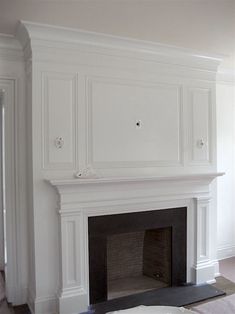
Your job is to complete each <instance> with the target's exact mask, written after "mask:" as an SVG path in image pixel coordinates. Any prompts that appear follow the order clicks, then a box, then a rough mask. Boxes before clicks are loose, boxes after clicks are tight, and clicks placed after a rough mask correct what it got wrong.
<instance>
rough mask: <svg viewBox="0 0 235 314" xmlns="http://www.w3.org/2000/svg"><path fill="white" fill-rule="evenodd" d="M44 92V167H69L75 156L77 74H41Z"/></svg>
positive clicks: (73, 162) (72, 164) (71, 166)
mask: <svg viewBox="0 0 235 314" xmlns="http://www.w3.org/2000/svg"><path fill="white" fill-rule="evenodd" d="M43 94H44V103H43V104H44V106H43V124H44V129H43V139H44V169H72V168H74V166H75V159H76V153H75V152H76V141H75V128H76V76H75V75H70V74H66V73H56V72H54V73H43ZM58 144H59V145H58Z"/></svg>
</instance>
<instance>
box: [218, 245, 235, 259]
mask: <svg viewBox="0 0 235 314" xmlns="http://www.w3.org/2000/svg"><path fill="white" fill-rule="evenodd" d="M233 256H235V245H226V246H223V247H220V248H218V250H217V257H218V260H222V259H226V258H230V257H233Z"/></svg>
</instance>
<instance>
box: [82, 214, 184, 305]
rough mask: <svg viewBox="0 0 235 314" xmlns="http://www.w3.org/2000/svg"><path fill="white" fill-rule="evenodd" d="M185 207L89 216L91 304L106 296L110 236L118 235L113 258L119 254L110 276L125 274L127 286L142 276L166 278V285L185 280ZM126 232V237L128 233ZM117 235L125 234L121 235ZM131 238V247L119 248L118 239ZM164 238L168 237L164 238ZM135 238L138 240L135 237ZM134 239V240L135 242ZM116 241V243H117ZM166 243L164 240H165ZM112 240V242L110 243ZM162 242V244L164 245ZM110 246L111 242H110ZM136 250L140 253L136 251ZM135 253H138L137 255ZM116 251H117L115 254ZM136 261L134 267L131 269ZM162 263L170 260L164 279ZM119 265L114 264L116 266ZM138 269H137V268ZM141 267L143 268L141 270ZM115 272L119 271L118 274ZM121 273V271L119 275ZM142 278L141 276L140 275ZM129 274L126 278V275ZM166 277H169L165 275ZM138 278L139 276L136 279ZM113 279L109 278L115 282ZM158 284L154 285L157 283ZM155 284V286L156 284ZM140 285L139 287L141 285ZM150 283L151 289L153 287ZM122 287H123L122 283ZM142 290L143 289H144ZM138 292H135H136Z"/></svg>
mask: <svg viewBox="0 0 235 314" xmlns="http://www.w3.org/2000/svg"><path fill="white" fill-rule="evenodd" d="M186 212H187V209H186V208H171V209H165V210H157V211H147V212H138V213H127V214H118V215H105V216H98V217H89V218H88V234H89V287H90V289H89V290H90V292H89V294H90V303H91V304H94V303H98V302H104V301H106V300H107V299H108V290H109V289H108V288H109V287H108V286H109V285H108V283H109V280H108V277H109V276H108V273H109V271H108V266H109V265H108V263H107V261H108V260H107V255H109V254H108V250H107V248H108V242H109V241H108V239H109V238H110V236H111V237H112V236H115V235H119V237H118V239H117V244H116V245H117V246H118V247H117V248H116V252H115V251H114V250H113V247H111V248H110V250H111V249H112V251H114V253H113V252H112V253H113V254H114V258H115V259H117V255H118V254H120V251H123V252H121V253H122V255H124V256H119V261H118V263H119V264H120V268H118V269H116V272H114V271H113V274H112V278H111V279H113V278H114V279H116V278H118V279H119V280H118V281H117V280H116V281H117V283H118V284H119V285H120V280H121V279H122V278H123V277H124V280H125V282H126V281H127V282H126V285H128V281H131V280H133V278H134V279H135V285H138V280H139V286H140V287H141V284H143V283H142V282H143V278H154V280H155V281H157V279H159V280H161V279H162V280H165V281H166V283H167V284H168V285H170V286H171V285H173V286H177V285H182V284H185V283H186V232H187V229H186V222H187V215H186ZM143 231H144V239H143V240H142V237H143V236H142V232H143ZM134 232H137V233H134ZM128 233H129V236H128ZM120 234H122V235H126V236H125V237H122V238H121V237H120ZM131 235H132V239H131V245H132V247H131V246H128V245H127V248H128V251H127V252H125V250H120V248H121V246H122V244H121V242H120V240H121V239H122V241H125V244H128V237H129V238H130V237H131ZM166 235H168V237H167V238H169V240H167V241H164V239H165V238H166ZM136 238H137V239H136ZM136 240H137V241H136ZM118 242H119V243H118ZM135 242H137V244H139V246H141V244H142V242H145V243H144V245H143V248H142V249H141V248H140V249H138V248H136V245H135ZM164 242H165V243H164ZM114 243H115V242H114V241H113V242H112V244H114ZM164 244H165V245H164ZM110 245H111V244H110ZM131 250H132V251H134V253H135V254H132V256H131V257H129V258H127V257H126V255H127V254H130V251H131ZM138 251H139V252H138ZM164 251H167V252H169V253H170V254H169V253H168V254H167V255H170V256H168V258H163V253H164ZM136 252H137V256H136ZM115 253H116V254H115ZM139 255H140V256H141V255H143V257H142V259H143V261H142V263H141V261H139ZM135 259H136V260H137V264H140V265H137V266H138V267H137V269H134V270H133V266H134V265H135V262H136V261H135ZM164 262H165V263H169V270H168V271H167V273H166V274H165V278H163V273H164V272H165V271H164V270H163V267H164V266H165V265H164ZM159 264H160V267H159ZM117 267H118V266H117V265H115V268H117ZM122 268H124V269H125V268H127V269H128V268H129V269H130V270H129V271H126V273H127V274H125V273H124V271H123V270H122ZM138 268H140V270H139V269H138ZM141 268H142V271H141ZM117 272H118V274H117ZM120 272H122V273H121V274H120ZM141 273H142V274H143V275H145V277H143V276H141V275H142V274H141ZM126 276H128V277H129V278H126ZM166 277H168V279H167V278H166ZM139 278H140V279H139ZM114 281H115V280H112V282H114ZM156 286H157V285H156ZM156 286H155V287H156ZM140 287H139V288H140ZM155 287H154V286H153V288H152V289H154V288H155ZM124 288H125V286H124ZM143 291H145V290H144V289H143ZM137 292H138V291H137Z"/></svg>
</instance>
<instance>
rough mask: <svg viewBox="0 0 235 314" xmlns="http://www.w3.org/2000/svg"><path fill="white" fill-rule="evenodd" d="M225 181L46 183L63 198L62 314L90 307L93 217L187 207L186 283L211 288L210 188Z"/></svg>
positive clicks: (195, 177)
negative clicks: (90, 246)
mask: <svg viewBox="0 0 235 314" xmlns="http://www.w3.org/2000/svg"><path fill="white" fill-rule="evenodd" d="M222 175H224V173H222V172H214V173H203V174H188V175H177V176H165V177H131V178H130V177H126V178H118V177H116V178H97V179H67V180H64V179H61V180H47V181H48V182H49V183H50V184H51V185H53V186H54V187H55V188H56V189H57V191H58V194H59V203H58V212H59V216H60V239H61V242H60V245H61V274H62V275H61V277H62V278H61V283H60V291H59V293H58V295H59V300H58V304H59V313H60V314H72V313H74V312H75V311H78V312H82V311H85V310H87V307H88V305H89V263H88V260H89V256H88V219H89V217H92V216H99V215H112V214H123V213H132V212H143V211H150V210H160V209H165V210H167V209H169V208H177V207H186V208H187V243H188V247H187V282H195V283H197V284H200V283H203V282H213V281H214V275H215V265H216V261H215V260H214V257H213V256H212V255H211V237H213V233H211V224H212V222H211V221H212V220H211V215H213V212H212V209H211V205H210V203H211V202H210V201H211V193H210V183H211V182H212V181H213V179H215V178H216V177H218V176H222ZM78 304H79V308H78Z"/></svg>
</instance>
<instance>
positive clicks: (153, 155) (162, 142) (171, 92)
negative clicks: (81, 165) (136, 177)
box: [88, 78, 182, 168]
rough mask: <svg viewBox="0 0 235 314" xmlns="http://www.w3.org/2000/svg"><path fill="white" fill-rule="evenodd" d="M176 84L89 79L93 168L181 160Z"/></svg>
mask: <svg viewBox="0 0 235 314" xmlns="http://www.w3.org/2000/svg"><path fill="white" fill-rule="evenodd" d="M181 112H182V104H181V97H180V86H177V85H170V84H155V85H153V84H150V83H147V82H135V81H127V80H125V79H124V78H123V79H122V80H120V79H119V80H114V79H106V80H102V79H91V80H90V81H89V124H88V132H89V138H88V140H89V141H90V143H89V163H90V164H91V165H93V167H94V168H96V167H97V168H99V167H100V168H102V167H104V168H112V167H128V166H129V167H132V166H135V167H138V166H139V167H146V166H172V165H179V164H180V162H181V141H182V134H181V118H182V117H181Z"/></svg>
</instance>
